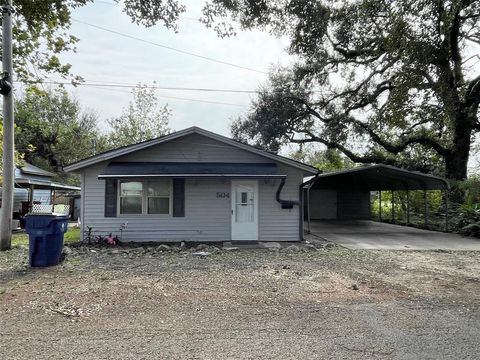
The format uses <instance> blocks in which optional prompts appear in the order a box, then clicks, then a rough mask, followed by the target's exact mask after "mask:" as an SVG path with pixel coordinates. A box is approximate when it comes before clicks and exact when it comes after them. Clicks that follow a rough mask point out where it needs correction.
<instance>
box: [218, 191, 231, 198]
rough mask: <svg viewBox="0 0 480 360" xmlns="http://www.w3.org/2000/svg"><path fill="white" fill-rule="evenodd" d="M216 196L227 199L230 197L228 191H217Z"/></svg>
mask: <svg viewBox="0 0 480 360" xmlns="http://www.w3.org/2000/svg"><path fill="white" fill-rule="evenodd" d="M217 198H219V199H228V198H230V193H228V192H217Z"/></svg>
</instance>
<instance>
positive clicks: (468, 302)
mask: <svg viewBox="0 0 480 360" xmlns="http://www.w3.org/2000/svg"><path fill="white" fill-rule="evenodd" d="M204 251H207V252H209V253H210V255H208V256H196V255H193V254H192V253H193V252H194V250H186V251H163V252H162V251H160V250H157V248H156V247H139V248H134V249H131V248H115V249H99V248H96V249H90V248H74V250H73V252H72V254H70V255H68V256H67V258H66V260H65V261H64V262H63V263H62V264H61V265H59V266H56V267H52V268H46V269H29V268H28V266H27V255H28V252H27V249H26V248H25V247H20V248H15V249H13V250H10V251H7V252H4V253H0V358H1V359H320V358H322V359H478V356H479V355H478V354H479V352H480V311H479V310H480V306H479V305H480V252H403V251H362V250H346V249H343V248H331V249H328V250H327V249H321V250H314V249H308V250H307V249H295V248H293V249H292V248H291V249H288V250H282V251H271V250H249V249H246V250H231V251H225V250H217V249H213V248H209V249H206V250H204Z"/></svg>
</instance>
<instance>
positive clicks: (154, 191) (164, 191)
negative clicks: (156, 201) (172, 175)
mask: <svg viewBox="0 0 480 360" xmlns="http://www.w3.org/2000/svg"><path fill="white" fill-rule="evenodd" d="M148 196H170V181H149V182H148Z"/></svg>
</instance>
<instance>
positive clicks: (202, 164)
mask: <svg viewBox="0 0 480 360" xmlns="http://www.w3.org/2000/svg"><path fill="white" fill-rule="evenodd" d="M65 171H70V172H77V173H79V174H80V176H81V181H82V185H81V188H82V190H81V201H82V207H81V215H80V218H81V222H82V228H83V230H84V231H85V230H86V229H87V227H92V228H93V231H94V233H96V234H107V233H110V232H112V233H114V234H116V235H120V228H121V227H122V224H123V225H124V227H125V230H124V231H123V232H122V240H123V241H182V240H186V241H225V240H264V241H269V240H274V241H298V240H300V239H302V236H303V204H302V193H303V191H302V188H303V184H302V182H303V178H304V176H309V175H315V174H317V173H318V171H317V169H315V168H313V167H311V166H309V165H305V164H302V163H300V162H297V161H294V160H291V159H288V158H285V157H282V156H279V155H275V154H272V153H269V152H266V151H262V150H259V149H257V148H254V147H252V146H249V145H245V144H242V143H239V142H237V141H234V140H231V139H229V138H227V137H224V136H221V135H218V134H215V133H212V132H209V131H206V130H203V129H200V128H197V127H191V128H188V129H185V130H182V131H178V132H175V133H172V134H169V135H166V136H163V137H160V138H157V139H153V140H150V141H146V142H143V143H139V144H135V145H130V146H126V147H122V148H119V149H116V150H112V151H108V152H105V153H102V154H98V155H96V156H93V157H90V158H87V159H84V160H81V161H79V162H76V163H74V164H71V165H69V166H67V167H65Z"/></svg>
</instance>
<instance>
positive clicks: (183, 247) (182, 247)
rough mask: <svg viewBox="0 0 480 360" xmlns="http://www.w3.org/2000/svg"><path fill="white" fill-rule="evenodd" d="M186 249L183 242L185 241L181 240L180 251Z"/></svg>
mask: <svg viewBox="0 0 480 360" xmlns="http://www.w3.org/2000/svg"><path fill="white" fill-rule="evenodd" d="M186 249H187V244H185V241H182V242H181V243H180V250H181V251H185V250H186Z"/></svg>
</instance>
